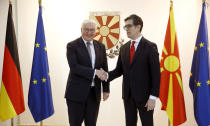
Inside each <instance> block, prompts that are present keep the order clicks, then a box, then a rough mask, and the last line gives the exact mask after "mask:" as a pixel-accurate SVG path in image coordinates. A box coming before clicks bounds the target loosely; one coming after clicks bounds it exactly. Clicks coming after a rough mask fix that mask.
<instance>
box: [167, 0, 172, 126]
mask: <svg viewBox="0 0 210 126" xmlns="http://www.w3.org/2000/svg"><path fill="white" fill-rule="evenodd" d="M170 4H172V5H173V0H170ZM170 6H171V5H170ZM168 126H171V123H170V120H169V119H168Z"/></svg>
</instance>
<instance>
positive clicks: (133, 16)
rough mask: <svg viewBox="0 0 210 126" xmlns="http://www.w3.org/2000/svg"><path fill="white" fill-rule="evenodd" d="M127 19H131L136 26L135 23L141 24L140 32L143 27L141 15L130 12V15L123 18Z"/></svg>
mask: <svg viewBox="0 0 210 126" xmlns="http://www.w3.org/2000/svg"><path fill="white" fill-rule="evenodd" d="M127 20H133V24H134V25H135V26H136V25H141V28H140V32H141V30H142V28H143V20H142V19H141V17H139V16H138V15H136V14H132V15H130V16H129V17H127V18H125V20H124V21H127Z"/></svg>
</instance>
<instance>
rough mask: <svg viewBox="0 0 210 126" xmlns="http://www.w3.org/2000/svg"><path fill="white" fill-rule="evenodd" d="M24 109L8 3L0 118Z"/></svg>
mask: <svg viewBox="0 0 210 126" xmlns="http://www.w3.org/2000/svg"><path fill="white" fill-rule="evenodd" d="M24 111H25V105H24V98H23V87H22V80H21V73H20V64H19V57H18V48H17V42H16V37H15V30H14V23H13V19H12V5H11V4H10V5H9V12H8V19H7V31H6V42H5V49H4V62H3V72H2V81H1V92H0V120H1V121H5V120H8V119H11V118H13V117H15V116H17V115H19V114H20V113H22V112H24Z"/></svg>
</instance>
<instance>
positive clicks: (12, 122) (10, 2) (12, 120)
mask: <svg viewBox="0 0 210 126" xmlns="http://www.w3.org/2000/svg"><path fill="white" fill-rule="evenodd" d="M9 5H12V0H9ZM11 126H14V119H13V118H12V119H11Z"/></svg>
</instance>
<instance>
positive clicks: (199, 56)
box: [189, 2, 210, 126]
mask: <svg viewBox="0 0 210 126" xmlns="http://www.w3.org/2000/svg"><path fill="white" fill-rule="evenodd" d="M205 9H206V5H205V2H204V3H203V8H202V15H201V20H200V26H199V30H198V35H197V40H196V44H195V48H194V56H193V61H192V67H191V74H190V83H189V85H190V89H191V91H192V93H193V99H194V115H195V119H196V122H197V124H198V125H199V126H209V125H210V78H209V45H208V30H207V22H206V14H205Z"/></svg>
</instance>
